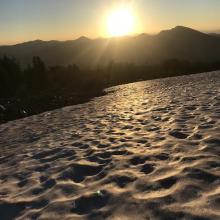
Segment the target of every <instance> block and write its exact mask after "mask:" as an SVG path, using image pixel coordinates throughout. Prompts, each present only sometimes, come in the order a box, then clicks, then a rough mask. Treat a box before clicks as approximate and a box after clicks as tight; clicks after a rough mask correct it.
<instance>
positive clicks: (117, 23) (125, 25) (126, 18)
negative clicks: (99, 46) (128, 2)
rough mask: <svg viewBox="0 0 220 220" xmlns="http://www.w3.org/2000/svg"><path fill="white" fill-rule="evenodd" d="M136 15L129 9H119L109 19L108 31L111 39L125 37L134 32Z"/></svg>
mask: <svg viewBox="0 0 220 220" xmlns="http://www.w3.org/2000/svg"><path fill="white" fill-rule="evenodd" d="M134 20H135V19H134V14H133V11H132V10H131V9H130V8H128V7H122V8H118V9H116V10H114V11H112V12H111V13H110V14H109V15H108V17H107V31H108V35H109V36H111V37H117V36H125V35H128V34H131V33H132V32H133V31H134V24H135V22H134Z"/></svg>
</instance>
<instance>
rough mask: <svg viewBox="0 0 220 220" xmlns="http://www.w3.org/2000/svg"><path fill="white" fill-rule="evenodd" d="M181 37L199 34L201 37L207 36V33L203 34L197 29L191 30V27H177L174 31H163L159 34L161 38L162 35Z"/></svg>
mask: <svg viewBox="0 0 220 220" xmlns="http://www.w3.org/2000/svg"><path fill="white" fill-rule="evenodd" d="M170 34H171V35H174V36H175V35H181V36H182V37H183V36H184V35H195V34H197V35H198V34H199V35H203V36H204V35H206V34H205V33H202V32H200V31H197V30H195V29H192V28H189V27H184V26H176V27H174V28H172V29H169V30H164V31H161V32H160V33H159V36H161V35H170Z"/></svg>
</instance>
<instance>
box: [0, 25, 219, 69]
mask: <svg viewBox="0 0 220 220" xmlns="http://www.w3.org/2000/svg"><path fill="white" fill-rule="evenodd" d="M216 36H217V35H215V36H214V35H211V34H205V33H201V32H199V31H196V30H193V29H190V28H186V27H182V26H177V27H175V28H173V29H171V30H166V31H162V32H160V33H159V34H158V35H154V36H151V35H147V34H141V35H139V36H135V37H119V38H111V39H102V38H100V39H94V40H91V39H88V38H86V37H81V38H79V39H77V40H70V41H64V42H61V41H48V42H46V41H40V40H37V41H32V42H26V43H22V44H17V45H13V46H1V47H0V56H1V55H8V56H13V57H15V58H16V59H17V60H18V61H19V62H20V63H21V64H22V65H27V64H30V63H31V59H32V57H33V56H40V57H41V58H42V59H43V60H44V61H45V63H46V64H47V65H69V64H73V63H74V64H77V65H78V66H79V67H81V68H90V67H97V66H106V65H108V64H109V63H111V62H112V61H114V62H119V63H134V64H138V65H142V64H145V63H160V62H161V61H163V60H168V59H179V60H188V61H193V62H197V61H202V62H214V61H217V60H219V59H220V38H219V37H216Z"/></svg>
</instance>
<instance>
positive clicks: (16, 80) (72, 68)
mask: <svg viewBox="0 0 220 220" xmlns="http://www.w3.org/2000/svg"><path fill="white" fill-rule="evenodd" d="M219 69H220V61H216V62H212V63H205V62H190V61H186V60H177V59H170V60H166V61H163V62H161V63H158V64H148V63H146V64H145V65H142V66H138V65H135V64H132V63H116V62H110V63H109V64H108V65H107V66H105V67H97V68H96V69H87V70H86V69H80V68H79V67H78V66H77V65H75V64H72V65H68V66H60V65H57V66H52V67H48V66H46V64H45V63H44V62H43V61H42V59H41V58H40V57H38V56H34V57H33V60H32V63H31V64H30V65H28V66H27V67H26V68H22V67H21V66H20V65H19V63H18V62H17V61H16V59H15V58H11V57H7V56H3V57H0V122H4V121H7V120H11V119H15V118H19V117H23V116H26V115H31V114H36V113H39V112H43V111H46V110H50V109H54V108H58V107H62V106H65V105H72V104H76V103H80V102H83V101H87V100H88V99H89V98H92V97H94V96H98V95H102V94H104V92H103V90H104V88H107V87H109V86H114V85H119V84H123V83H130V82H135V81H140V80H149V79H155V78H163V77H168V76H178V75H184V74H192V73H199V72H206V71H214V70H219ZM24 112H26V115H24Z"/></svg>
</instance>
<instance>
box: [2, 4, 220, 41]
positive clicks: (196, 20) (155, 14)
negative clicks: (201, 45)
mask: <svg viewBox="0 0 220 220" xmlns="http://www.w3.org/2000/svg"><path fill="white" fill-rule="evenodd" d="M126 4H129V5H131V7H132V10H133V12H134V16H135V30H133V33H132V34H138V33H150V34H151V33H157V32H159V31H160V30H164V29H170V28H173V27H175V26H177V25H182V26H187V27H192V28H194V29H197V30H201V31H210V32H212V31H220V0H0V45H4V44H15V43H19V42H24V41H30V40H36V39H41V40H70V39H76V38H78V37H80V36H87V37H89V38H98V37H108V36H107V30H106V29H107V28H106V20H107V16H108V14H109V13H110V12H111V11H113V10H115V9H116V8H117V7H119V6H120V5H126Z"/></svg>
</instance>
